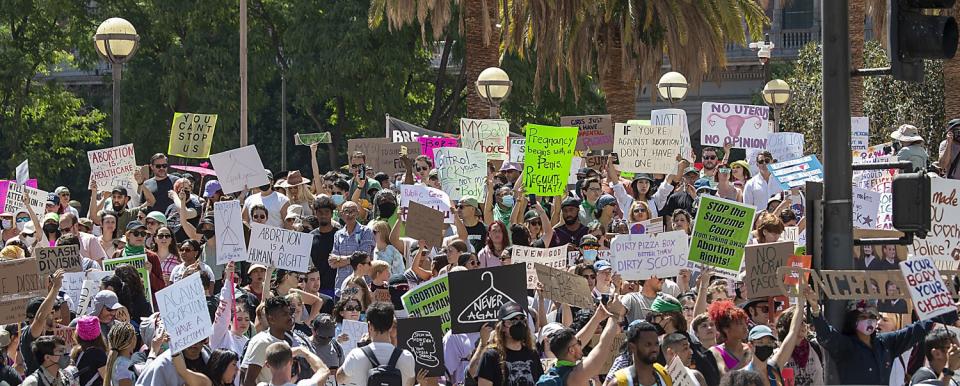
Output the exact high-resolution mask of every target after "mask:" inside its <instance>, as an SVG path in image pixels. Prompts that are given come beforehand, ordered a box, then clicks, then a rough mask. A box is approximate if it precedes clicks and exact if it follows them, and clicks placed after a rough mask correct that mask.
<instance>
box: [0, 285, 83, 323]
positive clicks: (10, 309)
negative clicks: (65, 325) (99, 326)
mask: <svg viewBox="0 0 960 386" xmlns="http://www.w3.org/2000/svg"><path fill="white" fill-rule="evenodd" d="M39 295H40V292H36V293H32V294H25V295H19V294H17V295H8V296H0V323H2V324H14V323H23V321H24V320H27V304H28V303H30V300H31V299H33V298H34V297H35V296H39ZM71 330H72V329H71Z"/></svg>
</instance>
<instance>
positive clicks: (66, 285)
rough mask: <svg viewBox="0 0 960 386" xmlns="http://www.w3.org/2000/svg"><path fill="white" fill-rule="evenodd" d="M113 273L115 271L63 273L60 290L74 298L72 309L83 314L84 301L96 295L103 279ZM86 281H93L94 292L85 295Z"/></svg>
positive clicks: (71, 303) (71, 304)
mask: <svg viewBox="0 0 960 386" xmlns="http://www.w3.org/2000/svg"><path fill="white" fill-rule="evenodd" d="M111 275H113V271H90V272H67V273H65V274H63V282H62V285H61V286H60V290H61V291H63V293H64V294H65V295H66V296H68V297H69V298H70V299H71V300H72V301H71V302H70V310H71V311H73V312H75V313H77V314H83V313H82V312H80V305H81V304H82V303H83V302H82V301H83V300H84V299H85V298H86V297H87V296H89V297H93V295H96V294H97V291H99V290H100V281H101V279H103V278H105V277H107V276H111ZM85 282H91V283H93V289H92V292H93V293H92V294H90V293H88V294H87V295H84V292H83V288H84V283H85ZM88 292H89V291H88Z"/></svg>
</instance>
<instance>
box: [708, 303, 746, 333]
mask: <svg viewBox="0 0 960 386" xmlns="http://www.w3.org/2000/svg"><path fill="white" fill-rule="evenodd" d="M707 315H710V320H713V324H714V325H716V326H717V343H721V342H725V341H726V340H727V334H726V332H724V330H726V329H729V328H730V326H731V325H733V323H734V322H737V321H743V322H746V321H747V313H746V312H744V311H743V310H742V309H740V308H737V306H736V305H734V304H733V302H732V301H729V300H721V301H717V302H713V303H711V304H710V307H709V308H707Z"/></svg>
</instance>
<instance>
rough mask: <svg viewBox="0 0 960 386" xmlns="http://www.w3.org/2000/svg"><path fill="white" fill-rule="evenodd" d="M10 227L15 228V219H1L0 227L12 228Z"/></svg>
mask: <svg viewBox="0 0 960 386" xmlns="http://www.w3.org/2000/svg"><path fill="white" fill-rule="evenodd" d="M10 228H13V220H3V221H0V229H10Z"/></svg>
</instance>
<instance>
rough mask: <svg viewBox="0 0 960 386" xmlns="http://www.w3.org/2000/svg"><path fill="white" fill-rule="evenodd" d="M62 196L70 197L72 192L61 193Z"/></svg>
mask: <svg viewBox="0 0 960 386" xmlns="http://www.w3.org/2000/svg"><path fill="white" fill-rule="evenodd" d="M59 196H60V197H70V193H60V194H59Z"/></svg>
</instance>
